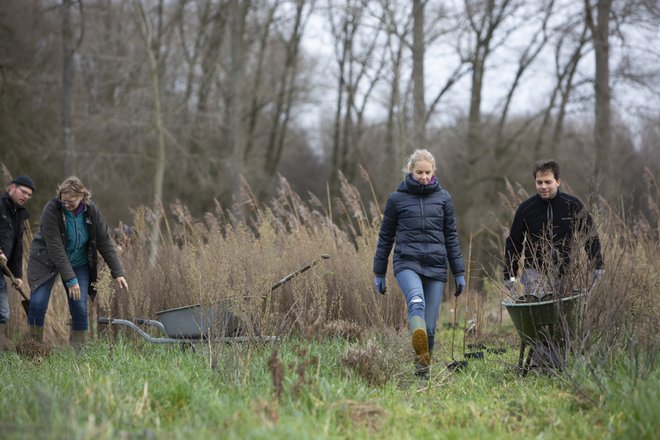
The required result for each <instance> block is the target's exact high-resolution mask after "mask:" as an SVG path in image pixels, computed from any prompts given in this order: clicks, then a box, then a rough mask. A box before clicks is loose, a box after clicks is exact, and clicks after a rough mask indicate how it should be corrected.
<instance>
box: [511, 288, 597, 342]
mask: <svg viewBox="0 0 660 440" xmlns="http://www.w3.org/2000/svg"><path fill="white" fill-rule="evenodd" d="M586 298H587V293H586V292H581V293H578V294H574V295H572V296H567V297H564V298H558V299H554V300H549V301H540V302H532V303H510V302H503V303H502V305H504V306H505V307H506V310H507V312H509V316H510V317H511V321H513V325H514V326H515V328H516V331H517V332H518V335H519V336H520V338H521V339H523V341H525V342H538V341H542V340H546V339H548V338H552V339H555V338H557V337H559V338H563V337H564V336H565V335H566V330H568V332H570V334H575V332H576V331H577V328H578V324H579V321H580V319H581V317H582V312H583V310H584V304H585V302H586Z"/></svg>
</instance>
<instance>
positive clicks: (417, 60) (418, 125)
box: [412, 0, 426, 148]
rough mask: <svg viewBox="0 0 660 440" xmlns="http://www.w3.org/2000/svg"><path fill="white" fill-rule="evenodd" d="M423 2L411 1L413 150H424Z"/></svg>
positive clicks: (418, 0)
mask: <svg viewBox="0 0 660 440" xmlns="http://www.w3.org/2000/svg"><path fill="white" fill-rule="evenodd" d="M424 3H425V1H424V0H413V46H412V58H413V70H412V79H413V111H414V121H413V127H414V133H413V141H414V143H415V145H414V148H426V103H425V102H424V52H425V47H424V46H425V44H424Z"/></svg>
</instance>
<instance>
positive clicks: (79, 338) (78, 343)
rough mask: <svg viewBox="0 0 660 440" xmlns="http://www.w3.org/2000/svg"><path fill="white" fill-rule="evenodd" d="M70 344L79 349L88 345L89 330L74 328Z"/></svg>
mask: <svg viewBox="0 0 660 440" xmlns="http://www.w3.org/2000/svg"><path fill="white" fill-rule="evenodd" d="M69 345H71V346H72V347H73V348H75V349H76V350H77V351H79V350H80V349H81V348H83V347H84V346H85V345H87V330H72V331H71V338H70V339H69Z"/></svg>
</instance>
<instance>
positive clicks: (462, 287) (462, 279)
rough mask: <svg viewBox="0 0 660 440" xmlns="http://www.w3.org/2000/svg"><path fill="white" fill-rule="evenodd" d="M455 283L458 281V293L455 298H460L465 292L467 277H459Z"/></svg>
mask: <svg viewBox="0 0 660 440" xmlns="http://www.w3.org/2000/svg"><path fill="white" fill-rule="evenodd" d="M454 281H456V292H455V293H454V296H458V295H460V294H461V293H463V291H464V290H465V277H464V276H463V275H459V276H457V277H456V278H455V279H454Z"/></svg>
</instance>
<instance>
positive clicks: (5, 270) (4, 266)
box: [0, 260, 29, 301]
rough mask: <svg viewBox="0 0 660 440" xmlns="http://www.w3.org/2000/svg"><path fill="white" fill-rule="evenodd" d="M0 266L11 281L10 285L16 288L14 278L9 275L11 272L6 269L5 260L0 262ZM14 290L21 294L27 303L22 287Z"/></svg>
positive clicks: (12, 275)
mask: <svg viewBox="0 0 660 440" xmlns="http://www.w3.org/2000/svg"><path fill="white" fill-rule="evenodd" d="M0 265H2V271H3V272H4V273H5V275H7V276H8V277H9V279H10V280H11V282H12V284H14V286H16V277H15V276H14V274H13V273H11V270H9V268H8V267H7V263H6V262H5V260H0ZM16 290H18V292H19V293H20V294H21V296H22V297H23V299H24V300H26V301H29V299H28V297H27V294H26V293H25V290H23V287H16Z"/></svg>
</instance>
